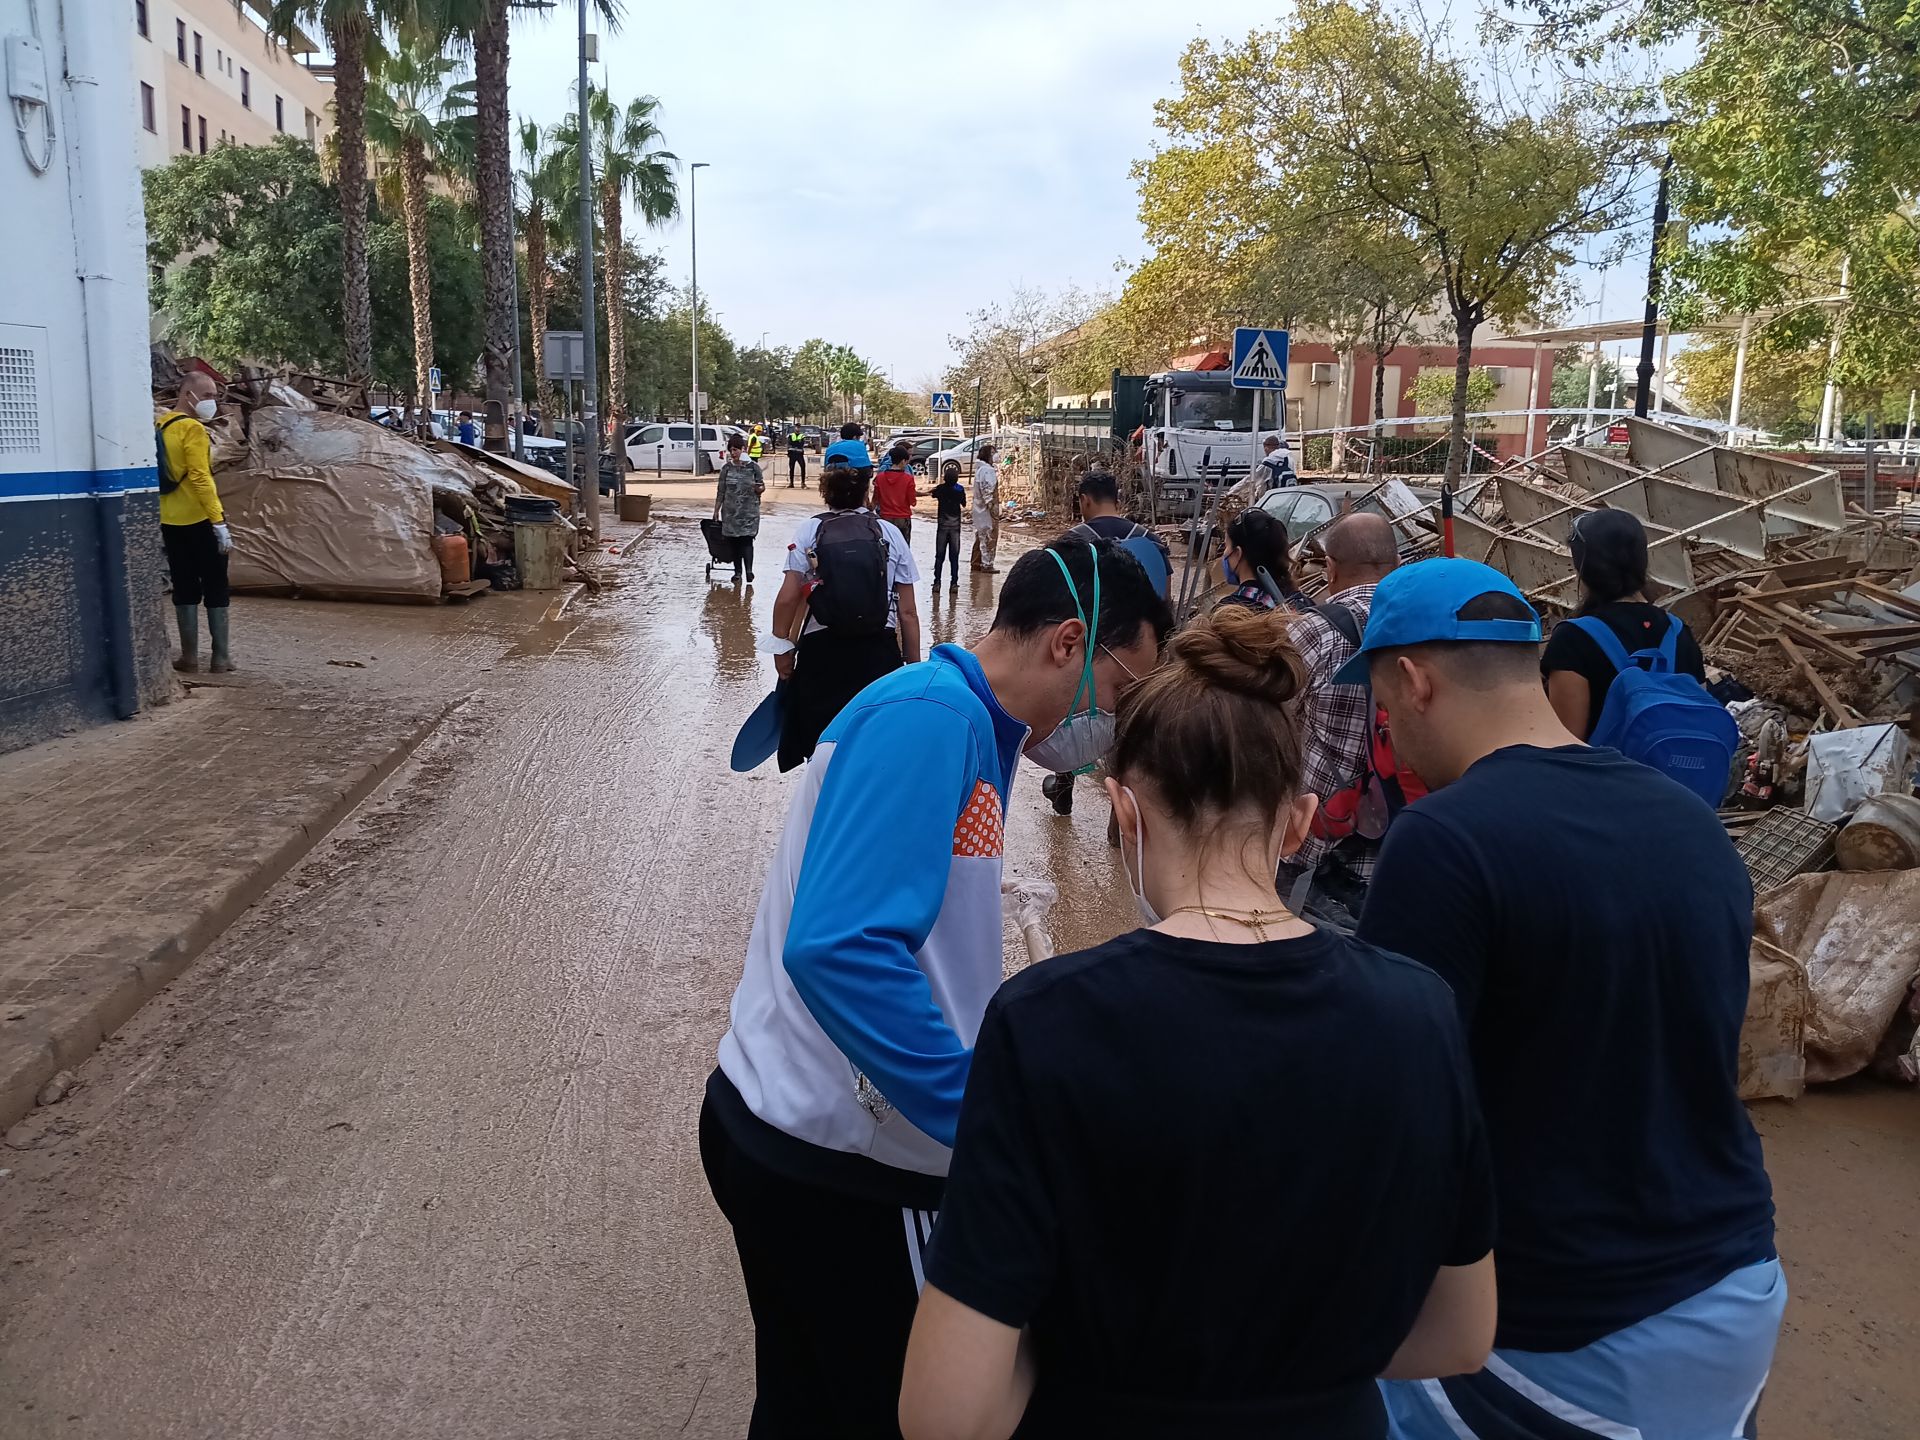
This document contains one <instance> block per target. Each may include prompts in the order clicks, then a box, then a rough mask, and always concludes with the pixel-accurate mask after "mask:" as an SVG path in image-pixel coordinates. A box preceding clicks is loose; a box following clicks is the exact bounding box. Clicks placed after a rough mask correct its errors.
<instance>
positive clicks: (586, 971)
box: [0, 490, 1920, 1440]
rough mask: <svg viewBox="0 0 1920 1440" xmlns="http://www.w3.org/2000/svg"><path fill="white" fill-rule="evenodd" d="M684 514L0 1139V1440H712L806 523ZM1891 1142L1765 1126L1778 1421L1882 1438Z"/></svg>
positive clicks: (1066, 905)
mask: <svg viewBox="0 0 1920 1440" xmlns="http://www.w3.org/2000/svg"><path fill="white" fill-rule="evenodd" d="M770 498H771V499H774V500H775V501H783V500H784V499H785V498H786V497H785V496H784V495H783V493H782V492H780V491H778V490H776V491H774V492H773V493H772V494H771V496H770ZM698 511H699V507H698V506H697V505H696V504H694V503H689V502H687V501H684V500H682V501H678V502H669V503H667V504H665V505H663V506H662V508H661V523H660V524H659V525H658V526H656V529H655V531H654V534H653V535H652V537H651V538H650V539H648V540H647V541H646V542H645V543H644V545H643V547H642V549H641V550H639V551H637V552H636V553H635V555H634V557H633V558H632V560H630V561H628V562H626V563H625V565H624V567H623V570H622V574H623V583H622V584H621V585H620V586H619V587H618V588H617V589H615V590H612V591H610V592H609V593H607V594H606V595H604V596H603V597H601V598H599V599H589V600H584V601H581V602H579V603H576V604H575V605H573V606H571V607H570V608H569V609H568V610H567V611H566V613H565V614H563V615H560V616H557V617H554V618H551V619H548V620H545V621H542V622H539V623H536V624H533V625H532V626H531V627H530V628H527V629H526V630H525V632H524V634H522V635H521V636H520V638H519V639H518V640H516V641H515V642H514V643H513V644H512V645H511V646H509V647H507V648H506V649H505V650H504V652H503V653H501V654H500V655H499V656H498V657H497V658H486V659H485V660H484V662H483V659H482V658H481V656H480V652H479V650H478V649H477V648H476V649H475V650H474V652H473V655H472V657H470V658H469V657H468V656H467V653H466V652H465V651H460V652H458V653H459V655H460V657H461V658H460V659H459V662H458V664H457V665H456V666H454V667H453V668H454V669H455V671H456V672H458V673H455V674H453V675H452V676H449V675H448V674H446V673H445V669H446V667H442V670H441V671H440V672H435V674H434V679H435V683H455V684H458V685H461V686H464V687H466V688H470V689H472V690H473V691H474V692H475V693H474V696H473V698H472V699H470V700H468V701H467V702H466V703H465V704H463V705H462V706H460V707H459V708H458V709H457V710H456V711H455V712H454V713H453V714H452V715H451V717H450V718H449V719H448V720H447V721H446V722H445V723H444V725H443V726H442V729H441V731H440V733H439V734H438V735H437V736H436V738H435V739H434V740H432V741H431V742H429V743H428V744H427V745H426V746H425V747H424V748H423V749H422V750H421V752H420V753H419V754H418V755H417V756H416V758H415V759H414V761H413V762H411V763H410V764H409V765H408V766H407V767H406V768H404V769H403V770H402V771H401V772H400V774H399V775H398V776H396V777H395V779H394V780H393V781H391V782H389V784H388V785H387V786H386V787H385V788H384V789H383V790H382V791H381V792H380V793H379V794H378V795H377V796H376V797H375V798H374V800H373V801H371V802H370V803H369V804H368V805H367V806H366V807H365V808H364V809H363V810H362V812H361V813H360V814H359V815H358V816H357V817H356V818H355V819H354V820H353V821H352V822H350V824H349V825H348V826H347V827H346V828H344V829H343V830H342V831H341V832H339V833H338V834H336V835H335V836H334V837H333V838H332V839H330V840H329V841H328V842H326V843H325V844H323V845H322V846H321V847H320V848H319V849H318V850H317V851H316V852H315V854H314V855H313V856H312V857H311V858H310V859H309V860H308V861H307V862H306V863H305V864H304V865H303V866H302V867H301V868H300V869H299V870H297V871H296V872H295V873H294V874H293V875H292V876H290V877H289V878H288V879H287V880H286V881H284V882H283V883H282V884H281V885H280V886H278V887H277V888H276V889H275V890H274V891H273V892H272V893H271V894H270V896H269V897H268V898H267V900H266V901H264V902H263V903H262V904H261V905H259V906H257V907H256V908H255V909H254V910H253V911H252V912H250V913H249V914H248V915H247V916H246V917H244V918H243V920H242V921H241V922H240V923H239V924H238V925H236V926H235V927H234V929H233V930H231V931H230V932H229V933H228V934H227V935H226V936H225V937H224V938H223V939H222V940H221V941H220V942H219V943H218V944H217V945H216V946H215V947H214V948H213V949H212V950H210V951H209V952H208V953H207V954H206V955H205V956H204V957H203V958H202V959H201V960H200V961H199V962H198V963H196V964H195V965H194V966H193V967H192V968H191V969H190V970H189V971H188V973H187V974H186V975H185V976H184V977H183V978H182V979H181V980H180V981H178V982H176V983H175V985H174V986H173V987H172V988H171V990H170V991H168V992H167V994H166V995H165V996H164V997H163V998H162V999H161V1000H159V1001H158V1002H156V1003H155V1004H153V1005H151V1006H149V1007H148V1008H147V1010H146V1011H145V1012H143V1013H142V1014H141V1015H140V1016H139V1017H137V1018H136V1019H135V1020H134V1021H133V1022H132V1023H131V1024H130V1025H129V1026H128V1027H127V1028H126V1029H124V1030H123V1031H121V1033H120V1034H119V1035H118V1036H117V1037H116V1038H115V1039H114V1040H113V1041H112V1042H111V1043H109V1044H108V1045H107V1046H106V1047H105V1048H104V1049H103V1050H102V1051H101V1053H100V1054H99V1055H98V1056H97V1057H96V1058H95V1059H93V1060H92V1061H90V1062H89V1063H88V1064H87V1065H86V1067H85V1068H84V1071H83V1074H82V1079H83V1082H84V1084H83V1087H82V1088H81V1089H80V1090H79V1091H78V1092H77V1093H76V1094H75V1095H74V1096H73V1097H72V1098H71V1099H69V1100H68V1101H66V1102H65V1103H64V1104H62V1105H61V1106H59V1107H56V1109H55V1110H54V1111H50V1112H44V1114H43V1118H41V1119H40V1120H39V1121H38V1122H37V1123H36V1122H29V1124H28V1125H27V1126H26V1127H24V1129H23V1130H22V1131H20V1132H17V1133H16V1135H15V1136H14V1137H13V1138H14V1140H15V1141H16V1143H17V1144H18V1145H19V1146H20V1147H21V1148H14V1149H9V1150H6V1151H4V1152H0V1171H9V1172H10V1173H8V1174H5V1175H4V1177H3V1178H0V1434H4V1435H5V1436H7V1437H10V1440H41V1437H62V1440H148V1437H151V1440H176V1437H178V1440H186V1437H196V1440H199V1437H227V1436H244V1437H254V1436H274V1437H315V1440H318V1437H329V1440H346V1437H368V1440H374V1437H380V1440H385V1437H393V1436H403V1435H404V1436H422V1437H425V1436H432V1437H449V1440H451V1437H461V1440H507V1437H514V1440H519V1437H583V1440H585V1437H594V1440H597V1437H653V1436H695V1437H715V1440H719V1437H734V1436H738V1435H740V1434H742V1433H744V1430H745V1422H746V1415H747V1411H748V1407H749V1404H750V1401H751V1368H752V1367H751V1351H750V1338H749V1330H748V1326H747V1323H746V1322H747V1317H746V1307H745V1303H744V1299H743V1296H742V1293H741V1290H740V1286H739V1282H738V1277H737V1274H736V1271H735V1269H734V1265H733V1257H732V1251H731V1247H730V1243H729V1240H728V1237H727V1234H726V1231H725V1228H724V1225H723V1224H722V1222H721V1220H720V1217H719V1215H718V1214H717V1212H716V1211H715V1210H714V1208H713V1206H712V1203H711V1201H710V1200H709V1198H708V1196H707V1192H706V1187H705V1184H704V1182H703V1180H702V1178H701V1174H700V1167H699V1160H698V1156H697V1153H696V1148H695V1137H694V1118H695V1114H696V1111H697V1108H698V1104H699V1097H700V1091H701V1086H702V1083H703V1081H704V1078H705V1076H706V1074H707V1071H708V1069H709V1068H710V1066H711V1063H712V1057H713V1051H714V1045H715V1042H716V1041H717V1039H718V1037H719V1035H720V1032H721V1030H722V1029H723V1028H724V1024H725V1006H726V1001H727V997H728V994H729V992H730V990H731V987H732V984H733V981H734V978H735V976H736V974H737V971H738V968H739V962H740V955H741V951H742V947H743V945H744V942H745V940H746V936H747V930H748V926H749V923H750V920H751V917H752V913H753V908H754V902H755V899H756V896H757V894H758V889H759V884H760V879H761V875H762V873H763V869H764V866H765V862H766V857H767V855H768V854H769V851H770V849H771V843H772V839H773V836H774V834H775V831H776V828H777V826H778V824H779V822H780V818H781V815H782V811H783V807H784V800H785V795H786V793H787V790H788V788H789V785H790V783H791V781H790V779H783V778H782V777H779V776H778V775H776V774H774V773H773V771H772V769H771V767H768V768H767V769H766V770H765V771H763V772H761V773H758V774H754V775H750V776H736V775H733V774H731V773H730V772H729V771H728V769H727V766H726V753H727V747H728V745H729V743H730V741H731V738H732V735H733V732H734V729H735V728H736V726H737V724H738V722H739V720H740V719H741V717H743V716H744V715H745V714H746V712H747V711H748V710H749V709H750V708H751V707H752V706H753V704H754V703H756V702H757V701H758V700H759V699H760V697H761V696H762V695H763V694H764V693H765V691H766V689H767V687H768V685H769V684H770V665H769V662H768V661H767V660H766V658H765V657H763V656H760V655H758V654H756V652H755V650H754V637H755V635H756V634H757V633H759V632H760V631H761V630H764V629H765V628H766V624H767V617H768V614H769V612H770V608H771V605H772V599H773V594H774V591H775V588H776V586H775V584H774V583H772V582H774V581H775V580H776V579H777V568H778V558H779V551H780V549H781V548H782V545H783V543H784V538H785V535H786V534H787V532H788V530H789V529H790V526H791V524H792V523H793V521H794V520H795V519H797V518H798V516H799V515H800V514H802V513H805V512H804V511H802V510H800V509H797V508H795V509H784V508H777V509H775V510H774V511H772V512H770V514H769V517H768V521H767V525H766V528H765V530H764V531H763V539H762V543H761V547H760V548H761V556H760V566H761V577H760V578H761V583H760V584H759V585H758V586H757V587H755V588H754V589H753V591H752V592H751V593H747V594H742V593H740V592H738V591H736V590H735V589H734V588H733V587H732V586H730V585H726V584H722V583H719V582H718V581H717V580H716V582H715V583H712V584H709V582H708V581H707V580H706V579H705V578H704V577H703V575H702V573H701V568H702V563H703V560H704V546H703V545H702V544H701V541H700V538H699V534H698V532H697V530H696V528H695V526H694V524H693V523H692V517H693V516H694V515H695V514H697V513H698ZM916 529H917V534H916V537H915V549H916V551H918V552H919V553H920V555H921V558H922V563H923V566H928V567H929V568H930V559H931V551H930V547H931V540H932V532H931V525H930V523H928V522H927V521H926V520H924V519H923V520H922V521H921V522H920V524H919V525H918V526H917V527H916ZM993 583H996V582H992V581H990V580H982V579H980V578H978V577H969V578H968V579H967V580H965V581H963V583H962V585H961V587H960V592H959V594H958V596H957V597H955V598H952V599H950V598H949V597H948V595H947V594H946V593H945V591H944V589H943V591H942V592H941V593H940V594H939V595H937V596H935V597H934V598H933V600H932V604H931V609H930V613H928V614H927V616H926V619H927V634H928V636H929V637H930V641H929V643H931V641H932V640H948V639H954V640H961V641H965V640H967V639H969V638H971V637H973V636H974V635H976V634H977V633H979V632H980V631H981V630H983V629H984V628H985V626H986V624H987V621H988V619H989V618H990V612H991V604H992V585H993ZM921 599H922V605H923V607H925V606H926V605H927V592H926V589H925V588H924V587H923V588H922V591H921ZM356 609H357V610H358V611H360V612H362V613H363V614H364V612H366V611H367V609H368V607H356ZM237 613H239V614H241V615H244V614H245V613H246V611H245V609H244V608H243V609H242V610H241V611H239V612H237ZM341 613H342V614H345V613H346V612H345V611H342V612H341ZM463 613H467V614H474V613H477V611H476V612H435V614H434V617H433V619H432V622H431V625H432V630H430V631H428V632H423V633H425V634H426V635H427V637H428V638H427V640H426V641H419V642H418V643H421V644H423V645H427V649H426V650H423V652H422V653H423V654H426V653H432V654H436V655H445V654H447V653H449V651H448V648H447V645H446V644H442V643H440V642H439V641H438V640H436V639H434V632H439V633H441V634H445V633H447V632H449V631H450V630H451V629H457V628H458V627H459V626H461V625H463V624H466V623H468V622H467V621H465V620H463V619H462V614H463ZM497 613H499V614H504V613H506V612H505V611H504V610H502V611H499V612H497ZM341 623H342V624H345V623H346V622H345V621H342V622H341ZM372 623H376V624H378V623H391V624H392V625H394V626H399V625H400V624H402V623H403V622H401V621H400V620H397V619H391V620H389V619H387V617H379V616H377V615H376V620H375V621H374V622H372ZM404 623H405V624H407V625H411V626H413V627H414V628H415V629H416V630H418V629H419V627H420V625H421V624H422V623H423V622H421V621H419V620H418V619H412V620H407V621H405V622H404ZM471 623H473V624H480V623H483V622H482V621H481V620H474V621H473V622H471ZM428 641H432V643H431V644H428ZM336 663H337V662H336ZM431 668H432V667H430V666H427V665H425V664H424V663H423V664H422V665H421V666H419V667H418V669H417V671H416V672H414V673H415V678H416V679H418V678H419V677H424V676H426V675H427V674H428V672H429V671H430V670H431ZM469 672H470V673H469ZM324 678H326V680H327V681H328V683H332V684H335V685H337V686H349V685H355V684H364V685H368V686H375V685H388V686H391V685H405V684H407V683H409V671H408V670H407V669H406V668H405V667H400V668H399V669H398V670H396V667H394V666H392V665H391V664H389V665H388V666H387V667H386V669H385V670H384V671H382V672H380V673H378V674H375V673H374V672H372V671H369V672H367V673H366V674H364V675H363V674H361V673H359V672H354V671H336V672H333V673H331V674H329V675H328V676H326V677H324ZM421 683H424V680H422V681H421ZM1023 780H1024V783H1023V784H1021V785H1020V786H1018V787H1016V790H1015V793H1014V795H1013V797H1012V802H1011V805H1010V811H1009V824H1008V846H1009V870H1010V871H1011V872H1014V873H1029V874H1032V873H1038V874H1045V875H1049V876H1051V877H1052V878H1053V879H1055V880H1056V881H1057V882H1058V883H1059V885H1060V888H1061V890H1062V893H1063V897H1064V898H1063V903H1062V907H1061V909H1060V911H1059V912H1057V914H1056V921H1055V931H1056V935H1057V936H1058V939H1059V940H1060V942H1061V945H1062V947H1063V948H1065V947H1068V946H1071V945H1074V944H1077V943H1087V942H1091V941H1095V940H1099V939H1104V938H1106V937H1107V936H1109V935H1111V934H1114V933H1117V932H1118V931H1119V930H1121V929H1122V928H1125V927H1126V926H1127V925H1128V924H1129V923H1131V914H1132V906H1131V902H1130V899H1129V896H1128V893H1127V889H1126V885H1125V881H1124V879H1123V877H1122V876H1121V874H1120V872H1119V869H1118V866H1117V864H1116V863H1115V861H1114V860H1113V858H1112V853H1111V852H1110V851H1109V850H1108V848H1107V845H1106V843H1105V833H1104V831H1105V821H1106V810H1105V806H1104V805H1103V804H1096V803H1092V802H1091V797H1088V800H1087V801H1085V802H1083V804H1082V806H1081V807H1080V813H1079V814H1078V815H1076V816H1075V817H1074V819H1073V820H1072V821H1071V822H1068V821H1062V820H1058V819H1056V818H1055V817H1054V816H1053V815H1052V814H1051V812H1050V810H1048V809H1047V808H1046V806H1045V804H1044V802H1043V801H1042V800H1041V798H1040V796H1039V793H1038V786H1037V784H1035V783H1033V781H1034V777H1033V776H1032V775H1031V774H1030V773H1029V774H1027V775H1026V776H1024V777H1023ZM1084 793H1085V792H1083V794H1084ZM1917 1120H1920V1109H1917V1108H1916V1104H1915V1102H1914V1097H1911V1096H1907V1095H1889V1094H1884V1093H1883V1094H1847V1095H1835V1096H1823V1097H1819V1098H1818V1100H1817V1101H1810V1102H1808V1103H1806V1104H1804V1105H1802V1106H1801V1107H1798V1108H1794V1107H1787V1106H1774V1107H1770V1108H1769V1109H1768V1110H1767V1111H1766V1112H1765V1114H1764V1115H1763V1116H1762V1121H1761V1123H1762V1128H1763V1132H1764V1133H1765V1134H1766V1137H1767V1141H1768V1145H1769V1149H1770V1154H1771V1155H1772V1156H1773V1160H1774V1168H1775V1174H1776V1179H1777V1182H1778V1185H1779V1189H1780V1206H1781V1212H1782V1239H1781V1245H1782V1250H1783V1253H1784V1254H1785V1256H1786V1258H1787V1262H1788V1266H1789V1270H1790V1272H1791V1274H1792V1279H1793V1284H1794V1287H1795V1302H1794V1306H1793V1308H1792V1309H1790V1311H1789V1325H1790V1331H1789V1335H1788V1337H1787V1340H1786V1342H1785V1346H1784V1348H1783V1354H1782V1360H1781V1365H1780V1369H1779V1371H1778V1372H1777V1374H1776V1377H1775V1386H1774V1389H1773V1393H1772V1394H1770V1396H1769V1399H1768V1405H1767V1409H1766V1411H1765V1412H1764V1415H1765V1418H1766V1420H1767V1422H1768V1431H1767V1433H1769V1434H1770V1435H1773V1436H1782V1437H1814V1436H1848V1437H1857V1440H1874V1437H1882V1436H1885V1437H1892V1436H1904V1435H1910V1434H1911V1433H1912V1429H1913V1417H1914V1416H1915V1415H1916V1414H1920V1382H1917V1381H1916V1369H1917V1368H1920V1367H1914V1366H1913V1365H1912V1364H1911V1363H1910V1357H1911V1356H1912V1355H1913V1354H1914V1353H1915V1345H1916V1339H1917V1338H1920V1337H1916V1334H1915V1315H1916V1312H1917V1311H1920V1296H1917V1295H1916V1294H1915V1292H1914V1277H1915V1276H1916V1275H1920V1265H1916V1263H1915V1259H1916V1254H1920V1240H1917V1238H1916V1233H1915V1231H1916V1220H1915V1216H1916V1213H1920V1212H1916V1210H1915V1208H1914V1198H1915V1197H1916V1196H1920V1138H1917V1136H1920V1125H1917V1123H1916V1122H1917ZM1902 1357H1907V1358H1902Z"/></svg>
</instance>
